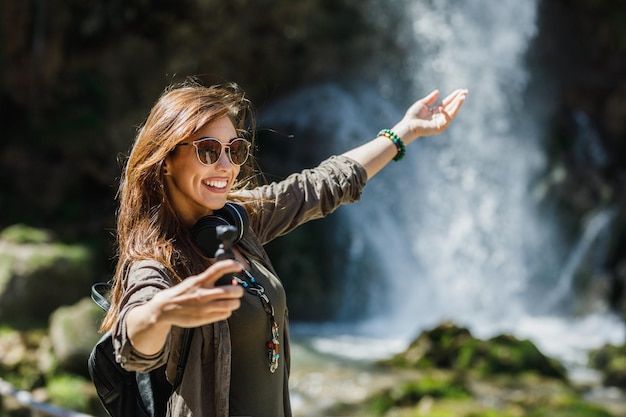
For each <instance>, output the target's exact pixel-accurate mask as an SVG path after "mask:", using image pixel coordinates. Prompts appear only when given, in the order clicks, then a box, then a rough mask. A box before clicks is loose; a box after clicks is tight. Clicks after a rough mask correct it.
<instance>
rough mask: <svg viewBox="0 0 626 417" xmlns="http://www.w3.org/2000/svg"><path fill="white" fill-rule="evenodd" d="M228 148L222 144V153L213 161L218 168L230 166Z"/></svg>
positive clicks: (228, 167)
mask: <svg viewBox="0 0 626 417" xmlns="http://www.w3.org/2000/svg"><path fill="white" fill-rule="evenodd" d="M229 151H230V150H229V149H228V147H225V146H222V153H220V157H219V159H218V160H217V162H216V163H215V165H216V168H218V169H230V168H231V167H232V164H231V162H230V157H229V155H228V152H229Z"/></svg>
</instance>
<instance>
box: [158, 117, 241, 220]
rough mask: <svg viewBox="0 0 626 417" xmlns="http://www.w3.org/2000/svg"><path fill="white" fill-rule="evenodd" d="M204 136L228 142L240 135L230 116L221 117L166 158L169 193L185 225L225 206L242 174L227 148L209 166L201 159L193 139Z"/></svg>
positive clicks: (166, 177)
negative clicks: (230, 157)
mask: <svg viewBox="0 0 626 417" xmlns="http://www.w3.org/2000/svg"><path fill="white" fill-rule="evenodd" d="M204 137H211V138H215V139H218V140H219V141H220V142H222V143H223V144H228V143H230V141H231V140H232V139H234V138H236V137H237V131H236V130H235V127H234V126H233V124H232V122H231V121H230V119H229V118H228V117H222V118H220V119H217V120H215V121H214V122H211V123H209V124H207V125H206V126H204V127H203V128H202V129H200V130H199V131H198V132H196V134H195V135H194V136H193V137H191V138H187V139H185V140H184V141H183V143H189V145H185V146H178V147H177V148H176V149H175V151H174V152H172V153H170V154H169V155H168V156H167V158H165V164H164V169H165V184H166V187H167V191H168V195H169V197H170V200H171V203H172V206H173V207H174V210H175V211H176V213H177V214H178V216H179V218H180V219H181V221H182V222H183V224H184V225H185V226H186V227H192V226H193V225H194V224H195V223H196V221H197V220H198V219H200V218H201V217H203V216H206V215H209V214H212V213H213V211H214V210H218V209H220V208H222V207H224V205H225V204H226V198H227V196H228V192H229V191H230V189H231V188H232V186H233V184H234V183H235V180H236V179H237V175H239V170H240V168H239V167H238V166H236V165H233V164H232V163H231V162H230V160H229V159H228V152H227V150H226V149H225V148H222V153H221V155H220V157H219V159H218V160H217V162H215V163H214V164H213V165H210V166H206V165H204V164H202V163H201V162H200V161H199V160H198V158H197V156H196V147H195V146H193V145H192V144H191V142H192V141H194V140H197V139H200V138H204Z"/></svg>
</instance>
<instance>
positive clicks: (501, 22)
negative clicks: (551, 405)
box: [263, 0, 623, 360]
mask: <svg viewBox="0 0 626 417" xmlns="http://www.w3.org/2000/svg"><path fill="white" fill-rule="evenodd" d="M392 4H395V6H398V7H404V8H405V12H406V13H404V15H405V16H407V21H408V22H409V24H408V25H407V26H406V28H407V29H406V30H400V31H399V32H398V37H399V39H398V42H399V43H400V44H401V45H402V46H403V47H404V48H405V49H406V50H413V51H415V54H414V55H413V56H410V57H409V58H408V60H407V61H406V62H396V63H395V67H396V68H404V70H405V71H406V73H407V74H408V78H409V79H410V80H409V81H410V83H409V84H410V85H409V86H408V87H407V86H406V85H402V86H398V85H394V84H393V83H394V82H395V81H394V80H393V77H392V76H391V77H390V76H388V75H389V74H386V75H385V74H383V75H381V78H380V81H379V83H378V84H377V85H371V84H368V85H365V84H360V83H358V82H357V83H353V84H350V85H346V84H343V85H342V84H326V85H318V86H315V87H314V88H309V89H306V90H303V91H300V92H298V93H296V94H294V95H292V96H291V97H289V98H287V99H285V100H284V101H281V102H280V103H276V105H275V106H274V107H273V108H269V109H267V110H266V112H265V114H264V115H263V117H264V120H265V121H267V122H269V123H274V124H280V123H281V121H282V122H285V123H286V119H289V123H290V124H291V125H292V126H295V127H296V128H297V129H301V130H307V129H310V128H312V127H315V129H316V131H317V132H322V133H324V134H328V135H330V136H332V138H333V143H334V147H335V149H333V150H334V151H335V152H341V151H343V150H346V149H348V148H350V147H352V146H354V145H356V144H359V143H362V142H363V141H364V140H366V139H367V138H371V137H373V136H374V135H375V133H376V132H377V131H378V130H379V129H380V128H382V127H388V126H391V125H392V124H393V123H394V122H396V121H397V120H398V119H399V118H400V117H402V112H403V110H404V109H403V108H401V107H399V105H400V103H398V100H395V101H394V97H388V92H389V91H398V90H404V91H407V90H408V91H409V92H410V93H412V95H413V96H414V97H415V98H418V97H422V96H424V95H426V94H427V93H429V92H430V91H431V90H432V89H434V88H438V89H440V91H441V94H442V96H445V95H446V94H448V93H449V92H451V91H452V90H453V89H455V88H468V89H469V91H470V94H469V96H468V99H467V101H466V103H465V105H464V108H463V109H462V112H461V113H460V115H459V117H458V118H457V120H455V121H454V123H453V125H452V126H451V127H450V128H449V129H448V131H446V132H445V133H444V134H443V135H440V136H439V137H431V138H423V139H421V140H420V141H419V142H416V143H414V144H412V145H411V146H410V147H409V148H408V149H407V151H408V152H407V156H406V157H405V159H404V160H402V161H401V162H399V163H391V165H390V166H388V167H387V168H385V170H383V171H382V172H381V173H380V174H379V175H378V176H377V177H376V178H374V179H373V180H371V181H370V182H369V183H368V185H367V187H366V188H365V191H364V194H363V197H362V201H361V202H360V203H359V204H356V205H353V206H349V207H345V208H342V209H341V210H340V211H339V213H337V214H336V215H337V216H340V217H341V222H342V223H343V224H345V225H346V228H347V229H346V231H345V233H346V234H347V236H348V237H347V239H346V240H347V241H348V242H349V247H348V254H349V256H350V262H348V263H347V264H346V266H345V269H344V270H343V271H339V272H338V273H339V275H340V276H342V277H348V278H346V281H347V285H348V286H350V287H352V288H356V287H360V286H363V285H364V283H365V282H367V283H368V284H367V285H368V290H369V293H368V299H367V302H368V305H369V306H370V308H369V309H368V310H367V314H366V317H365V318H363V319H361V320H359V321H358V322H357V323H354V320H353V321H352V322H351V324H350V326H348V327H349V329H350V330H349V331H347V332H346V330H345V327H342V326H341V325H339V324H336V326H334V327H333V326H330V327H328V326H327V327H326V328H332V329H334V331H330V332H331V333H333V335H332V337H330V338H324V337H320V338H319V339H318V343H317V346H318V348H319V349H322V350H330V349H332V350H333V351H346V349H344V348H341V347H339V348H338V346H339V344H341V343H343V342H344V341H346V340H348V343H355V342H354V340H355V339H354V338H355V337H367V336H371V337H373V338H375V339H377V340H382V343H381V345H382V346H381V351H380V352H381V354H385V353H387V354H389V353H390V352H389V350H393V349H398V348H401V347H402V346H404V344H405V343H406V341H407V340H409V338H412V337H414V336H415V335H416V334H417V333H418V332H419V331H421V330H423V329H425V328H429V327H432V326H433V325H436V324H438V323H439V322H441V321H443V320H446V319H449V320H452V321H454V322H456V323H458V324H461V325H465V326H467V327H469V328H470V329H471V330H472V332H474V333H475V334H476V335H477V336H481V337H486V336H492V335H493V334H495V333H498V332H512V333H514V334H517V335H518V336H520V337H529V338H531V339H533V340H534V341H535V342H536V343H538V344H539V345H540V347H542V348H544V349H546V350H548V352H549V353H553V354H557V355H560V356H561V357H566V358H568V359H572V360H574V359H573V356H575V355H576V354H578V353H579V352H580V351H581V350H584V349H585V348H589V347H593V345H594V344H595V345H598V344H600V343H602V342H605V341H611V340H612V341H621V340H622V338H623V330H622V326H621V325H620V324H619V322H618V320H617V319H615V318H612V317H611V316H610V315H608V314H606V313H604V312H601V311H600V312H594V313H593V314H591V313H590V314H587V315H585V316H582V317H576V318H574V317H567V316H563V315H562V314H557V313H560V312H557V311H556V310H554V309H551V305H550V303H552V302H553V301H554V300H555V297H557V298H558V299H559V301H564V300H565V301H567V300H568V299H567V297H573V296H574V295H573V294H571V293H569V292H567V293H566V292H565V291H563V289H562V287H563V286H567V285H569V283H570V281H571V276H572V275H573V273H574V272H575V271H572V270H571V269H572V268H571V266H572V264H575V263H576V262H578V261H579V259H580V257H582V256H584V253H576V252H573V253H570V251H571V249H570V248H569V246H568V244H567V243H566V242H564V241H563V240H562V239H561V238H560V234H559V230H558V228H557V226H556V225H555V222H554V221H553V220H554V219H551V218H550V217H549V216H548V215H545V214H541V212H540V210H539V208H538V207H539V206H540V204H541V201H539V200H538V197H536V194H533V192H532V190H533V188H534V187H536V186H537V184H534V183H533V181H535V178H537V177H538V175H539V173H540V172H542V170H543V168H544V166H545V164H546V160H545V157H544V155H543V154H542V150H541V148H540V144H539V143H538V138H539V137H540V136H541V128H542V127H541V126H540V125H539V123H538V122H537V121H534V120H533V114H532V111H531V110H532V109H529V108H528V106H529V103H527V102H525V99H524V93H525V91H526V88H527V86H528V82H529V77H530V75H529V73H528V71H527V69H526V67H525V62H524V58H525V56H526V53H527V48H528V45H529V43H530V42H531V40H532V38H533V36H534V34H535V31H536V4H535V2H534V1H530V0H528V1H521V2H520V1H518V0H502V1H500V2H498V3H497V5H496V4H494V3H493V2H489V1H487V0H479V1H472V2H467V1H466V2H459V1H452V0H441V1H437V2H435V1H425V0H424V1H412V2H394V3H392ZM385 5H387V3H385ZM381 6H382V4H381ZM384 9H385V8H383V7H380V8H379V9H376V10H374V11H373V12H374V13H375V14H377V15H378V19H377V20H378V21H384V19H382V18H380V13H384ZM400 78H402V77H400ZM284 109H290V111H289V112H285V111H284ZM609 223H610V219H609V218H607V217H606V216H602V217H599V220H597V221H595V222H592V224H590V228H591V230H588V231H587V232H586V233H587V235H585V236H583V237H582V238H581V239H584V242H585V243H579V250H580V251H584V250H585V249H588V246H584V245H586V244H587V243H586V242H590V241H592V240H593V238H594V237H595V236H596V235H597V234H598V233H600V232H601V231H602V229H603V228H606V227H608V225H609ZM589 244H590V243H589ZM581 245H583V246H582V247H581ZM568 257H569V259H570V261H569V262H568ZM364 260H368V262H364ZM364 263H366V264H367V265H369V266H368V267H367V268H369V269H365V267H364V266H363V265H364ZM371 265H374V266H375V267H374V268H371ZM366 274H373V275H376V276H377V277H379V279H377V280H372V279H367V280H366V279H364V276H366ZM564 297H565V298H564ZM351 299H352V297H350V296H349V294H348V295H347V296H346V298H345V301H344V303H343V304H344V315H345V316H349V311H350V310H353V309H354V308H355V307H356V306H355V305H354V304H351V301H350V300H351ZM361 301H362V300H360V301H359V302H361ZM318 330H319V329H318ZM346 333H348V334H346ZM341 334H343V337H340V335H341ZM381 335H382V336H381ZM393 341H400V342H398V343H396V344H394V343H392V342H393ZM367 346H368V350H367V352H366V353H365V354H366V355H367V356H370V357H371V356H372V355H373V352H374V349H375V347H376V345H375V344H373V343H371V342H368V345H367ZM350 352H353V353H354V352H358V349H354V348H351V349H350ZM572 352H574V353H572ZM355 354H356V353H355Z"/></svg>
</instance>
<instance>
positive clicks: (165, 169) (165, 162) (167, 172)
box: [161, 161, 170, 175]
mask: <svg viewBox="0 0 626 417" xmlns="http://www.w3.org/2000/svg"><path fill="white" fill-rule="evenodd" d="M161 171H163V175H170V171H169V170H168V169H167V161H163V165H161Z"/></svg>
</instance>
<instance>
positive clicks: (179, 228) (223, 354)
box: [102, 82, 467, 417]
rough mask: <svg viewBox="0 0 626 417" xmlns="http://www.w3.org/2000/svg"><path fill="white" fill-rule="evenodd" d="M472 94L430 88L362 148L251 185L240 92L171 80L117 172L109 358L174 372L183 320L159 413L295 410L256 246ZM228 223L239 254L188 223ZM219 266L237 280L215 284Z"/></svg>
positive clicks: (279, 302) (343, 194) (277, 308)
mask: <svg viewBox="0 0 626 417" xmlns="http://www.w3.org/2000/svg"><path fill="white" fill-rule="evenodd" d="M466 94H467V92H466V90H457V91H455V92H453V93H452V94H450V95H449V96H448V97H446V98H444V99H443V100H442V101H441V102H440V103H439V104H437V105H435V102H436V101H437V99H438V96H439V93H438V92H437V91H433V92H432V93H431V94H429V95H427V96H426V97H424V98H423V99H421V100H418V101H417V102H416V103H415V104H413V106H411V107H410V108H409V109H408V111H407V112H406V114H405V116H404V118H403V119H402V120H401V121H400V122H398V123H397V124H396V125H395V126H394V127H393V128H392V129H384V130H381V132H380V133H379V134H378V135H377V136H376V137H375V138H374V139H372V140H370V141H369V142H367V143H365V144H364V145H361V146H359V147H357V148H354V149H352V150H349V151H347V152H346V153H344V154H343V155H339V156H332V157H330V158H328V159H327V160H325V161H323V162H322V163H321V164H320V165H319V166H318V167H316V168H314V169H309V170H305V171H303V172H301V173H296V174H292V175H291V176H289V177H288V178H286V179H284V180H283V181H280V182H278V183H271V184H266V185H263V186H258V185H256V184H254V183H253V179H254V177H253V173H254V171H255V165H254V158H252V157H251V155H250V149H251V148H253V143H254V137H252V138H251V142H248V140H247V139H244V138H242V136H243V135H244V127H245V126H246V124H252V125H253V123H252V118H251V117H250V116H251V112H250V109H249V106H250V103H249V102H248V101H247V100H246V99H245V97H244V95H243V93H242V92H240V91H239V90H238V89H237V88H236V87H235V86H228V87H222V86H213V87H205V86H202V85H199V84H197V83H195V82H187V83H184V84H182V85H178V86H173V87H170V88H168V89H166V91H165V92H164V94H163V95H162V96H161V97H160V98H159V100H158V101H157V103H156V104H155V106H154V107H153V109H152V111H151V112H150V114H149V116H148V118H147V120H146V122H145V124H144V125H143V127H142V128H141V129H139V132H138V134H137V137H136V139H135V142H134V144H133V148H132V151H131V153H130V157H129V159H128V161H127V163H126V166H125V169H124V172H123V175H122V178H121V183H120V190H119V203H120V208H119V211H118V219H117V220H118V224H117V243H118V257H119V258H118V263H117V269H116V274H115V285H114V291H113V297H112V308H111V309H110V310H109V313H108V314H107V316H106V318H105V321H104V323H103V325H102V330H103V331H105V330H112V335H113V346H114V349H115V354H116V360H117V361H118V362H120V363H121V364H122V366H124V367H125V368H126V369H127V370H132V371H140V372H148V371H151V370H153V369H156V368H157V367H160V366H162V365H164V364H165V365H167V375H168V378H169V379H170V380H173V378H174V376H175V375H176V366H177V364H178V361H179V357H180V355H181V348H180V347H181V343H182V337H183V333H184V329H185V328H197V331H195V332H194V335H193V339H192V341H191V347H190V351H189V356H188V360H187V365H186V367H185V370H184V374H183V378H182V382H181V383H180V385H179V386H178V388H177V389H176V391H175V392H174V393H173V394H172V396H171V398H170V399H169V402H168V410H167V415H169V416H196V417H197V416H219V417H227V416H244V415H245V416H255V417H282V416H291V407H290V403H289V386H288V376H289V361H290V356H289V338H288V321H287V304H286V297H285V291H284V289H283V286H282V284H281V282H280V280H279V279H278V277H277V275H276V272H275V270H274V268H273V266H272V263H271V262H270V260H269V258H268V256H267V254H266V252H265V250H264V249H263V245H265V244H266V243H268V242H269V241H271V240H272V239H274V238H276V237H278V236H281V235H284V234H285V233H288V232H290V231H291V230H293V229H295V228H296V227H298V226H299V225H301V224H303V223H305V222H307V221H309V220H312V219H316V218H320V217H322V216H325V215H327V214H329V213H331V212H332V211H334V210H335V209H336V208H337V207H339V206H340V205H341V204H345V203H351V202H354V201H357V200H358V199H359V198H360V196H361V191H362V190H363V187H364V186H365V183H366V182H367V180H368V179H369V178H371V177H372V176H373V175H375V174H376V173H377V172H378V171H379V170H380V169H382V168H383V167H384V166H385V165H386V164H387V163H389V162H390V161H391V160H400V159H401V157H402V156H403V155H404V153H405V150H406V149H405V145H408V144H409V143H411V142H412V141H414V140H415V139H417V137H419V136H425V135H431V134H436V133H440V132H442V131H444V130H445V129H446V128H447V127H448V125H449V123H450V122H451V120H452V119H453V118H454V117H455V116H456V114H457V112H458V111H459V109H460V107H461V105H462V103H463V101H464V100H465V96H466ZM189 145H192V146H189ZM244 184H245V185H246V186H245V187H243V186H242V185H244ZM224 223H230V224H232V226H233V227H234V228H235V229H237V231H238V232H239V233H235V234H233V236H235V242H234V246H233V247H232V254H233V258H234V259H229V260H220V261H216V260H215V247H216V245H217V244H216V242H215V241H217V235H218V233H221V232H219V230H218V228H217V226H216V227H213V228H212V230H209V233H208V234H209V237H208V241H209V242H208V243H207V239H205V238H203V239H198V236H199V233H197V230H196V229H198V227H200V226H201V227H202V229H203V233H204V232H205V231H206V230H207V228H208V229H211V227H212V226H211V225H213V224H216V225H217V224H220V225H224ZM207 225H208V227H207ZM204 236H205V237H206V233H204ZM209 247H211V249H208V248H209ZM220 259H221V258H220ZM226 274H233V275H234V278H233V279H232V280H231V282H232V284H233V285H226V286H221V285H220V286H217V285H216V283H217V281H218V279H219V278H221V277H222V276H224V275H226Z"/></svg>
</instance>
